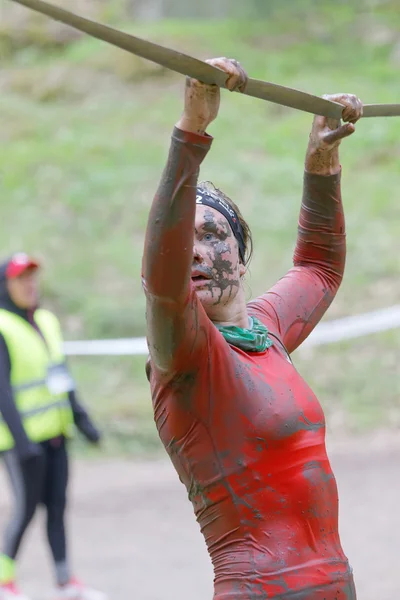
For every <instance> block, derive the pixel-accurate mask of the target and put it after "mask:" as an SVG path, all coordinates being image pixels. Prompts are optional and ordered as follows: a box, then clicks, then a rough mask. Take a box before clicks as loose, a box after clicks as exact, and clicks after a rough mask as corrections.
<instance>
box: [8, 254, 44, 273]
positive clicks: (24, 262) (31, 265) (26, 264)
mask: <svg viewBox="0 0 400 600" xmlns="http://www.w3.org/2000/svg"><path fill="white" fill-rule="evenodd" d="M39 266H40V265H39V263H38V262H36V261H35V260H33V259H32V258H30V257H29V256H28V255H27V254H24V253H22V252H21V253H19V254H14V256H13V257H12V259H11V260H10V262H9V263H8V265H7V269H6V277H7V279H14V278H15V277H19V276H20V275H21V274H22V273H24V272H25V271H26V270H27V269H38V268H39Z"/></svg>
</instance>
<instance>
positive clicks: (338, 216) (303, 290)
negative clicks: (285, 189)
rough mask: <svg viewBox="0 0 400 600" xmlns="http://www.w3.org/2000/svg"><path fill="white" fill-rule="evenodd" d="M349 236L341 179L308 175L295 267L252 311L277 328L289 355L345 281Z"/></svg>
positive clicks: (311, 328) (253, 305) (305, 181)
mask: <svg viewBox="0 0 400 600" xmlns="http://www.w3.org/2000/svg"><path fill="white" fill-rule="evenodd" d="M345 256H346V236H345V225H344V215H343V206H342V199H341V191H340V174H337V175H331V176H328V177H324V176H321V175H314V174H311V173H305V174H304V190H303V201H302V206H301V211H300V219H299V228H298V237H297V244H296V249H295V252H294V260H293V262H294V267H293V268H292V269H291V270H290V271H289V272H288V273H287V274H286V276H285V277H283V278H282V279H280V280H279V281H278V282H277V283H276V284H275V285H274V286H273V287H272V288H271V289H270V290H269V291H268V292H267V293H266V294H264V295H263V296H261V297H259V298H257V299H256V300H254V301H253V302H251V303H250V305H249V307H251V309H252V310H253V311H254V312H255V313H257V314H258V315H259V316H260V317H261V318H263V317H264V318H267V319H268V321H269V322H271V320H272V321H273V322H275V323H276V326H277V329H278V331H279V333H280V335H281V337H282V340H283V342H284V344H285V345H286V347H287V349H288V350H289V352H293V350H295V349H296V348H297V347H298V346H299V345H300V344H301V343H302V342H303V341H304V340H305V339H306V337H307V336H308V335H309V334H310V333H311V331H312V330H313V329H314V327H315V326H316V325H317V323H318V322H319V321H320V319H321V318H322V316H323V315H324V313H325V312H326V310H327V308H328V307H329V305H330V304H331V302H332V300H333V299H334V297H335V295H336V292H337V291H338V289H339V286H340V283H341V281H342V277H343V271H344V265H345Z"/></svg>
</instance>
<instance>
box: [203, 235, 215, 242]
mask: <svg viewBox="0 0 400 600" xmlns="http://www.w3.org/2000/svg"><path fill="white" fill-rule="evenodd" d="M213 239H214V236H213V234H212V233H205V234H204V236H203V240H204V241H206V242H211V240H213Z"/></svg>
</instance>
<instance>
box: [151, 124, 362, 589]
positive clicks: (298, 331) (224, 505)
mask: <svg viewBox="0 0 400 600" xmlns="http://www.w3.org/2000/svg"><path fill="white" fill-rule="evenodd" d="M210 144H211V138H210V137H208V136H198V135H195V134H189V133H184V132H182V131H180V130H178V129H175V131H174V134H173V138H172V144H171V149H170V154H169V159H168V163H167V166H166V169H165V171H164V174H163V177H162V180H161V183H160V186H159V189H158V192H157V195H156V197H155V200H154V203H153V207H152V211H151V215H150V220H149V225H148V230H147V236H146V243H145V252H144V260H143V284H144V289H145V293H146V297H147V321H148V342H149V348H150V353H151V378H150V379H151V392H152V398H153V406H154V415H155V422H156V425H157V428H158V431H159V435H160V438H161V440H162V442H163V444H164V446H165V448H166V450H167V452H168V454H169V456H170V458H171V460H172V462H173V464H174V466H175V469H176V471H177V473H178V474H179V477H180V479H181V481H182V482H183V483H184V484H185V486H186V488H187V491H188V495H189V499H190V500H191V501H192V503H193V507H194V511H195V514H196V517H197V520H198V522H199V525H200V527H201V531H202V533H203V535H204V538H205V541H206V544H207V547H208V551H209V553H210V557H211V560H212V562H213V565H214V571H215V596H214V598H215V600H255V599H258V598H260V599H263V600H264V599H267V598H268V599H269V598H276V599H278V598H279V599H280V600H354V599H355V591H354V586H353V581H352V574H351V569H350V567H349V564H348V561H347V559H346V557H345V555H344V553H343V550H342V548H341V544H340V539H339V534H338V494H337V487H336V482H335V478H334V475H333V473H332V470H331V467H330V464H329V460H328V457H327V454H326V449H325V419H324V414H323V411H322V408H321V406H320V404H319V402H318V400H317V398H316V397H315V395H314V394H313V392H312V390H311V389H310V388H309V387H308V385H307V384H306V383H305V382H304V380H303V379H302V378H301V376H300V375H299V373H298V372H297V371H296V369H295V367H294V366H293V365H292V364H290V362H288V361H287V358H286V356H285V353H284V352H283V350H282V348H281V347H280V344H278V343H275V344H274V345H273V346H272V347H271V348H269V349H267V350H266V351H264V352H259V353H257V352H245V351H242V350H240V349H239V348H237V347H234V346H230V345H229V344H228V342H227V341H226V340H225V339H224V338H223V336H222V334H221V333H220V332H219V331H218V330H217V328H216V327H215V326H214V325H213V323H212V322H211V321H210V320H209V319H208V317H207V315H206V313H205V311H204V309H203V307H202V306H201V304H200V302H199V301H198V299H197V296H196V293H195V291H194V290H193V289H192V287H191V281H190V269H191V264H192V247H193V228H194V215H195V188H196V183H197V177H198V172H199V167H200V164H201V162H202V160H203V159H204V157H205V155H206V153H207V151H208V149H209V147H210ZM344 261H345V233H344V218H343V210H342V204H341V195H340V176H339V175H334V176H330V177H322V176H317V175H311V174H307V173H306V174H305V176H304V193H303V203H302V208H301V213H300V221H299V232H298V240H297V245H296V250H295V255H294V267H293V268H292V269H290V271H289V272H288V273H287V274H286V276H285V277H283V278H282V279H281V280H280V281H278V283H276V284H275V286H273V288H272V289H270V290H269V291H268V292H267V293H265V294H264V295H262V296H261V297H259V298H257V299H255V300H253V301H252V302H250V303H249V304H248V313H249V315H253V316H256V317H258V319H259V320H261V321H262V322H263V323H264V324H265V325H266V326H267V327H268V329H269V330H270V331H271V332H272V333H274V334H276V335H277V336H279V338H280V339H281V340H282V341H283V343H284V344H285V345H286V347H287V349H288V350H289V352H292V351H293V350H294V349H295V348H296V347H297V346H299V344H300V343H301V342H302V341H303V340H304V339H305V338H306V337H307V335H308V334H309V333H310V332H311V330H312V329H313V328H314V327H315V325H316V324H317V323H318V321H319V320H320V319H321V317H322V315H323V314H324V312H325V311H326V309H327V308H328V306H329V304H330V303H331V301H332V299H333V298H334V296H335V294H336V291H337V289H338V287H339V285H340V282H341V278H342V274H343V269H344Z"/></svg>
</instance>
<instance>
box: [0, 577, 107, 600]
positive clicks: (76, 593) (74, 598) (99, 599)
mask: <svg viewBox="0 0 400 600" xmlns="http://www.w3.org/2000/svg"><path fill="white" fill-rule="evenodd" d="M0 600H2V598H0ZM7 600H11V599H9V598H7ZM15 600H20V599H19V598H18V599H15ZM22 600H25V598H23V599H22ZM28 600H29V599H28ZM56 600H107V596H106V595H105V594H103V592H98V591H97V590H93V589H92V588H89V587H86V586H85V585H83V584H82V583H80V582H79V581H77V580H76V579H73V580H72V581H71V582H70V583H67V585H63V586H61V587H59V588H58V590H57V594H56Z"/></svg>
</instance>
